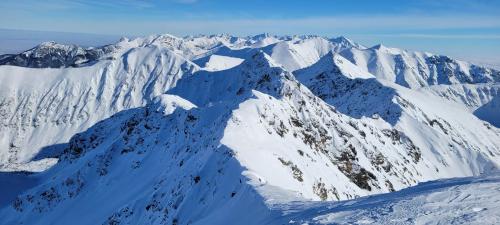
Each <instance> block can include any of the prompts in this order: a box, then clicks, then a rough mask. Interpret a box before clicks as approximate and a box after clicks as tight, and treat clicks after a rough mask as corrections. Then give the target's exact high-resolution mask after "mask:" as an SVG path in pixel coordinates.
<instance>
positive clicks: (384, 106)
mask: <svg viewBox="0 0 500 225" xmlns="http://www.w3.org/2000/svg"><path fill="white" fill-rule="evenodd" d="M49 52H50V51H49ZM349 52H351V53H353V54H348V53H349ZM419 54H420V53H406V52H404V51H402V50H399V49H392V48H387V47H383V46H378V47H374V48H365V47H363V46H361V45H357V44H355V43H353V42H351V41H349V40H348V39H345V38H338V39H332V40H328V39H325V38H321V37H316V36H291V37H276V36H270V35H267V34H264V35H258V36H253V37H244V38H237V37H232V36H229V35H214V36H197V37H185V38H177V37H174V36H171V35H153V36H148V37H144V38H137V39H133V40H128V39H122V40H121V41H120V42H118V43H116V44H114V45H113V51H110V52H108V53H106V54H103V55H102V56H101V57H100V58H99V59H98V60H97V61H95V62H94V63H88V64H82V66H79V67H77V68H74V67H71V66H69V67H64V66H63V68H26V67H18V66H6V65H3V66H0V125H2V126H0V131H1V132H0V144H1V145H0V153H1V154H0V165H1V170H3V172H1V173H0V187H6V186H7V185H9V186H10V184H13V183H17V184H19V185H17V186H16V187H15V188H9V189H6V188H2V191H5V194H3V195H2V198H1V199H0V218H2V219H1V220H0V224H34V223H36V224H68V223H71V224H96V223H97V224H99V223H101V224H137V223H141V224H226V223H228V221H229V222H231V223H238V224H266V223H270V224H283V223H289V222H291V223H295V222H296V223H300V224H302V223H304V222H308V223H323V222H324V223H331V222H338V223H362V222H381V223H386V222H387V223H390V222H391V220H393V219H400V218H399V217H401V216H402V215H403V214H405V213H404V212H403V211H398V210H399V209H398V208H397V207H401V208H402V209H409V210H413V209H416V208H417V207H420V206H422V205H425V204H431V205H432V204H433V201H434V200H433V199H430V200H429V199H424V200H422V198H425V196H424V195H418V193H417V195H413V194H412V193H408V192H405V191H403V192H401V195H398V194H395V195H387V196H393V197H388V199H389V200H388V202H384V204H386V205H385V206H387V207H385V208H389V206H392V205H394V206H395V208H396V210H395V213H394V214H392V215H391V214H383V212H382V211H383V210H384V209H385V208H384V207H382V206H380V208H377V207H375V212H376V213H375V214H376V216H371V217H370V212H369V211H367V210H364V209H365V208H363V205H364V204H367V205H370V204H371V205H372V206H373V205H375V204H377V203H379V202H375V203H374V202H371V200H370V198H368V199H367V200H365V199H361V200H360V202H362V203H360V206H359V207H355V208H352V210H351V211H347V212H343V213H345V214H342V213H340V212H338V211H336V209H338V208H335V207H337V205H336V204H337V203H319V202H315V201H320V200H322V201H327V200H334V201H339V200H349V199H354V198H359V197H362V196H367V195H374V194H381V193H388V192H394V191H398V190H401V189H404V188H408V187H411V186H415V185H417V184H419V183H421V182H426V181H430V180H436V179H442V178H451V177H463V176H471V175H481V174H484V173H488V172H490V171H492V170H496V169H498V168H499V167H500V130H499V129H498V128H496V127H494V126H491V124H490V123H488V122H485V121H482V120H480V119H478V117H481V116H479V114H481V113H482V114H481V115H483V116H484V117H485V118H486V117H487V119H490V120H491V118H492V117H493V118H495V117H494V114H495V113H494V112H495V110H496V108H495V107H496V100H495V99H497V97H496V96H497V95H496V94H495V93H496V92H495V90H496V89H495V88H496V85H497V82H498V81H497V80H496V79H497V77H496V76H497V75H496V72H495V71H493V70H489V69H485V68H479V69H477V68H478V67H475V66H473V65H468V64H467V65H465V64H463V63H460V62H458V61H453V60H447V58H442V57H437V58H436V56H433V55H431V54H423V53H422V54H420V55H419ZM402 55H406V56H402ZM398 57H403V59H404V60H407V61H412V60H414V61H415V60H416V61H419V63H420V61H422V60H423V61H422V63H425V65H427V66H428V67H426V68H431V67H432V68H433V70H432V71H434V72H429V73H420V72H419V73H414V71H413V70H412V69H408V68H411V67H408V68H407V67H406V66H403V67H398V66H395V65H407V64H398V63H395V62H396V61H394V60H395V59H397V58H398ZM404 57H408V58H407V59H405V58H404ZM242 59H243V60H244V61H242ZM432 59H435V60H437V61H436V62H434V61H432V62H431V63H430V64H429V62H428V61H429V60H432ZM404 60H403V61H404ZM426 60H427V61H426ZM417 64H418V63H417ZM417 64H415V65H417ZM431 64H432V65H431ZM199 65H201V66H203V67H200V66H199ZM418 65H420V64H418ZM421 65H423V64H421ZM438 67H439V68H445V70H444V71H448V72H450V71H451V72H450V73H448V72H445V73H444V74H443V73H441V72H436V71H442V70H440V69H437V68H438ZM374 68H375V69H374ZM398 68H406V69H408V70H406V69H405V70H401V71H403V72H401V71H400V70H399V69H398ZM471 68H475V69H472V70H474V71H475V72H477V73H475V72H474V73H472V72H471ZM398 71H400V72H401V73H399V72H398ZM429 71H430V70H429ZM464 71H469V73H468V74H467V73H466V72H464ZM398 74H399V75H398ZM448 75H449V76H448ZM426 76H427V78H429V79H430V80H429V79H427V78H425V77H426ZM443 77H447V78H446V79H445V78H443ZM424 78H425V79H424ZM412 79H413V80H412ZM443 79H444V80H443ZM431 80H432V82H431ZM27 81H29V82H27ZM413 81H415V82H416V83H415V82H413ZM420 81H422V82H423V81H425V82H424V83H420ZM410 83H411V84H412V85H409V84H410ZM417 83H418V85H417ZM469 83H472V84H469ZM406 84H408V85H406ZM421 84H422V85H421ZM436 84H439V85H436ZM465 88H468V89H465ZM469 90H470V91H469ZM447 93H453V94H452V95H446V94H447ZM471 93H473V94H471ZM485 93H487V94H485ZM447 96H449V97H447ZM473 112H474V113H475V114H476V115H478V116H475V115H474V114H473ZM478 112H481V113H478ZM483 119H484V118H483ZM485 120H486V119H485ZM491 121H494V120H491ZM49 167H50V168H49ZM47 168H49V169H47ZM45 169H47V170H45ZM11 171H36V172H35V173H20V172H11ZM478 179H479V180H481V179H480V178H478ZM484 179H486V180H488V179H487V178H484ZM492 179H496V180H497V178H496V177H495V176H494V177H493V178H492ZM472 180H473V179H472ZM450 182H451V184H452V185H455V184H456V183H454V181H450ZM450 182H448V181H447V182H444V183H443V186H444V187H443V188H444V189H440V188H436V189H432V188H429V186H424V188H423V189H424V190H430V189H432V191H434V192H435V195H436V196H437V197H436V198H437V199H438V200H441V199H446V198H451V197H449V196H447V195H445V194H446V192H444V191H443V190H445V189H446V187H447V185H449V184H450ZM471 182H472V181H471ZM481 184H482V182H480V181H478V182H477V185H475V184H473V186H474V187H477V188H484V189H488V190H489V189H490V188H491V186H488V185H487V184H486V185H485V186H481ZM428 185H429V184H428ZM431 186H432V185H431ZM426 187H427V188H429V189H427V188H426ZM470 188H472V187H469V186H465V187H464V189H463V191H464V193H469V192H470ZM409 190H412V189H409ZM413 190H419V189H418V188H417V189H413ZM495 190H496V189H495ZM496 191H498V190H496ZM417 192H418V191H417ZM422 193H424V194H426V193H425V192H422ZM481 193H483V192H481ZM485 193H486V191H485ZM423 196H424V197H423ZM485 198H486V197H485V195H480V196H479V197H478V198H476V199H475V200H477V201H479V200H481V201H485V200H484V199H485ZM375 199H377V198H375ZM401 199H405V201H402V200H401ZM427 200H429V201H427ZM473 200H474V199H473ZM493 200H494V199H493ZM405 202H409V203H408V204H406V203H405ZM418 202H420V203H418ZM344 203H345V204H346V205H350V204H352V205H356V203H355V202H342V203H338V204H340V205H339V206H338V207H342V208H345V205H342V204H344ZM419 204H420V205H419ZM471 204H473V202H472V203H471ZM474 204H475V203H474ZM488 204H489V203H488ZM96 205H98V206H99V210H98V211H97V210H95V208H96ZM383 206H384V205H383ZM449 206H450V207H452V208H451V209H449V210H456V209H460V208H457V207H455V206H454V205H449ZM474 207H475V206H474ZM484 207H486V208H488V209H492V211H494V210H495V208H494V207H493V206H492V205H491V204H490V205H487V206H484ZM290 208H298V209H300V210H298V211H293V210H292V211H289V209H290ZM330 209H333V210H331V211H329V210H330ZM446 210H448V209H443V210H442V211H439V210H435V211H433V213H436V214H435V215H436V216H438V215H437V214H438V213H442V215H441V216H442V217H438V218H443V219H442V221H444V220H445V219H446V218H448V217H447V216H448V215H449V214H446V213H447V212H446ZM476 211H478V212H477V213H478V215H483V214H482V213H489V211H486V210H482V209H478V210H476ZM483 211H485V212H483ZM379 212H380V213H379ZM494 212H496V211H494ZM412 213H414V214H405V215H414V216H412V217H411V218H413V219H415V218H417V217H419V218H424V219H425V217H424V216H422V214H421V212H420V211H412ZM464 213H465V212H464ZM470 218H472V219H474V221H481V220H479V219H478V218H477V217H470ZM466 219H467V218H466ZM474 221H473V222H474ZM492 221H493V222H494V220H492ZM392 222H394V221H392ZM399 222H401V223H405V222H410V223H411V222H412V220H409V221H399ZM456 222H457V223H460V222H461V220H457V221H456ZM462 222H463V221H462ZM486 222H488V221H486ZM490 222H491V221H490ZM395 223H396V222H395Z"/></svg>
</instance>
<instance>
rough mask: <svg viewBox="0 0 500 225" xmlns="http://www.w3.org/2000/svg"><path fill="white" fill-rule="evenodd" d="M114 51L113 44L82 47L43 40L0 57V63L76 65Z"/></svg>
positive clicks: (38, 65)
mask: <svg viewBox="0 0 500 225" xmlns="http://www.w3.org/2000/svg"><path fill="white" fill-rule="evenodd" d="M113 51H115V47H114V46H113V45H108V46H103V47H98V48H83V47H80V46H77V45H66V44H59V43H56V42H52V41H51V42H43V43H41V44H40V45H38V46H36V47H34V48H32V49H30V50H27V51H25V52H22V53H20V54H13V55H5V56H3V57H0V65H13V66H22V67H32V68H60V67H78V66H82V65H87V64H89V63H93V62H96V61H98V60H100V59H101V58H102V57H103V56H104V55H106V54H109V53H111V52H113Z"/></svg>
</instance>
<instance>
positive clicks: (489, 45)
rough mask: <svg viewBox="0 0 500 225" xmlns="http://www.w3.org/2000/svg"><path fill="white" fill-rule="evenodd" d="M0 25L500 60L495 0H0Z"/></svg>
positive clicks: (499, 0) (499, 5) (499, 6)
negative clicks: (311, 43)
mask: <svg viewBox="0 0 500 225" xmlns="http://www.w3.org/2000/svg"><path fill="white" fill-rule="evenodd" d="M0 28H4V29H20V30H38V31H63V32H74V33H95V34H107V35H123V36H137V35H147V34H153V33H171V34H174V35H180V36H183V35H189V34H200V33H201V34H213V33H231V34H236V35H252V34H258V33H263V32H269V33H273V34H318V35H324V36H339V35H344V36H346V37H349V38H351V39H353V40H355V41H357V42H360V43H362V44H365V45H374V44H377V43H383V44H385V45H388V46H394V47H401V48H406V49H410V50H422V51H431V52H436V53H441V54H448V55H451V56H455V57H458V58H465V59H469V60H475V61H483V62H492V63H495V62H498V64H500V0H385V1H384V0H378V1H375V0H358V1H354V0H301V1H294V0H275V1H272V0H252V1H250V0H248V1H242V0H238V1H235V0H233V1H230V0H43V1H41V0H2V1H1V3H0Z"/></svg>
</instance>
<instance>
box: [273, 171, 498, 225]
mask: <svg viewBox="0 0 500 225" xmlns="http://www.w3.org/2000/svg"><path fill="white" fill-rule="evenodd" d="M499 187H500V173H499V172H495V173H494V174H490V175H484V176H480V177H467V178H455V179H448V180H438V181H432V182H426V183H422V184H419V185H418V186H415V187H411V188H407V189H404V190H401V191H399V192H393V193H390V194H382V195H375V196H370V197H363V198H359V199H356V200H350V201H342V202H323V203H317V202H316V203H314V202H303V201H298V202H292V203H288V204H275V205H274V206H273V207H274V210H279V211H282V213H283V218H281V219H276V221H273V222H271V223H275V224H284V223H288V224H498V223H500V188H499ZM278 221H279V222H278Z"/></svg>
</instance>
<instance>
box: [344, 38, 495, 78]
mask: <svg viewBox="0 0 500 225" xmlns="http://www.w3.org/2000/svg"><path fill="white" fill-rule="evenodd" d="M339 54H341V55H342V56H344V57H345V58H346V59H348V60H349V61H351V62H352V63H354V64H356V65H357V66H359V67H361V68H363V69H365V70H366V71H368V72H370V73H372V74H373V75H375V76H377V78H380V79H384V80H387V81H390V82H394V83H396V84H399V85H402V86H405V87H409V88H419V87H424V86H429V85H436V84H460V83H469V84H472V83H492V82H498V81H500V71H496V70H493V69H488V68H484V67H479V66H476V65H471V64H469V63H466V62H462V61H458V60H453V59H450V58H448V57H446V56H437V55H432V54H428V53H419V52H407V51H404V50H400V49H394V48H388V47H385V46H383V45H377V46H375V47H372V48H368V49H359V48H350V49H345V50H343V51H341V52H340V53H339Z"/></svg>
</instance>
